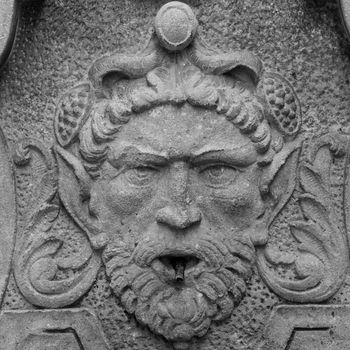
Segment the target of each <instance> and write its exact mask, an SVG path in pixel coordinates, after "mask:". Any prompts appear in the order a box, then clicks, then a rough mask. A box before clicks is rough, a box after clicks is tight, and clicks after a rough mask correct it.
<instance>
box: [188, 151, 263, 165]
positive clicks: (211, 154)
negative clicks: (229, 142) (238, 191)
mask: <svg viewBox="0 0 350 350" xmlns="http://www.w3.org/2000/svg"><path fill="white" fill-rule="evenodd" d="M256 160H257V155H256V153H255V152H251V151H250V150H248V149H245V148H244V147H242V148H239V149H238V148H237V149H218V150H208V151H205V152H203V153H200V154H196V155H194V156H193V157H192V159H191V163H192V164H194V165H201V164H206V163H227V164H231V165H235V166H239V167H246V166H249V165H251V164H253V163H254V162H256Z"/></svg>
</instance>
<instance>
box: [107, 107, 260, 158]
mask: <svg viewBox="0 0 350 350" xmlns="http://www.w3.org/2000/svg"><path fill="white" fill-rule="evenodd" d="M125 143H126V144H128V143H133V144H136V145H137V144H139V145H140V146H150V147H152V148H153V149H155V150H158V151H171V150H178V151H181V150H184V151H187V150H191V151H196V150H199V149H201V150H203V148H204V149H206V148H208V149H209V148H216V149H218V148H220V149H221V148H228V147H229V148H231V149H232V148H238V149H240V148H242V147H244V148H245V149H247V150H249V151H250V152H254V153H255V148H254V146H253V143H252V142H251V141H250V139H249V138H248V137H247V136H245V135H243V134H242V133H241V132H240V130H239V129H237V128H236V127H235V126H234V125H233V124H232V123H231V122H229V121H228V120H227V119H226V118H225V116H224V115H221V114H219V113H217V112H216V111H215V110H208V109H204V108H201V107H193V106H191V105H189V104H187V103H185V104H183V105H181V106H173V105H165V106H158V107H155V108H153V109H151V110H149V111H146V112H142V113H139V114H135V115H133V116H132V117H131V119H130V121H129V122H128V123H127V124H126V125H124V126H123V128H122V130H121V131H120V132H119V135H118V137H117V138H116V139H115V141H114V144H115V145H116V147H117V148H119V146H122V145H124V144H125Z"/></svg>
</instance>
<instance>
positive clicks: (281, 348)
mask: <svg viewBox="0 0 350 350" xmlns="http://www.w3.org/2000/svg"><path fill="white" fill-rule="evenodd" d="M312 331H321V332H324V333H326V334H327V335H328V339H329V341H330V343H329V344H331V345H329V344H328V345H327V343H326V344H325V343H324V341H325V339H327V337H325V338H323V339H322V340H323V344H322V345H321V343H319V344H318V346H321V348H322V349H332V350H333V349H334V350H338V349H347V348H349V346H350V336H349V334H350V307H349V305H280V306H277V307H276V308H275V309H274V310H273V311H272V314H271V316H270V319H269V321H268V323H267V325H266V330H265V334H264V338H265V343H264V346H263V347H262V348H261V350H288V349H290V348H292V344H293V341H295V338H296V334H297V333H298V332H304V333H306V332H310V333H311V332H312ZM306 334H307V333H306ZM316 341H317V339H316ZM332 341H333V342H334V341H335V342H338V345H335V344H334V343H333V344H332ZM309 345H311V344H309ZM309 345H308V346H309ZM314 345H315V344H314ZM311 346H313V345H311ZM315 346H317V345H315ZM305 349H306V347H305Z"/></svg>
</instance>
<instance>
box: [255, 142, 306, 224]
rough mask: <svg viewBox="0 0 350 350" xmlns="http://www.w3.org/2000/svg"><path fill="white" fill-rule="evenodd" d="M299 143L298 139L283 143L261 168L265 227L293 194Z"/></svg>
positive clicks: (300, 143)
mask: <svg viewBox="0 0 350 350" xmlns="http://www.w3.org/2000/svg"><path fill="white" fill-rule="evenodd" d="M301 145H302V142H301V141H300V140H299V139H296V140H294V141H293V142H289V143H287V144H285V145H284V147H283V148H282V149H281V151H280V152H278V153H277V154H275V156H274V158H273V160H272V162H271V163H270V164H269V165H267V166H266V167H265V168H264V170H263V175H262V180H261V184H260V186H261V187H260V188H261V191H262V193H263V194H264V195H265V198H266V201H267V207H268V212H267V218H266V219H267V227H269V226H270V225H271V224H272V222H273V220H274V219H275V218H276V216H277V215H278V213H279V212H280V211H281V210H282V209H283V207H284V206H285V205H286V204H287V202H288V200H289V199H290V197H291V195H292V194H293V191H294V189H295V186H296V182H297V170H298V159H299V154H300V149H301Z"/></svg>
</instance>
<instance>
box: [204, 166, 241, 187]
mask: <svg viewBox="0 0 350 350" xmlns="http://www.w3.org/2000/svg"><path fill="white" fill-rule="evenodd" d="M237 172H238V171H237V170H236V169H235V168H232V167H230V166H228V165H222V164H221V165H211V166H207V167H205V168H204V169H202V170H201V172H200V174H201V176H202V178H203V179H204V181H205V182H206V183H207V184H208V185H211V186H223V185H228V184H230V183H231V182H232V181H233V180H234V179H235V178H236V176H237Z"/></svg>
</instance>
